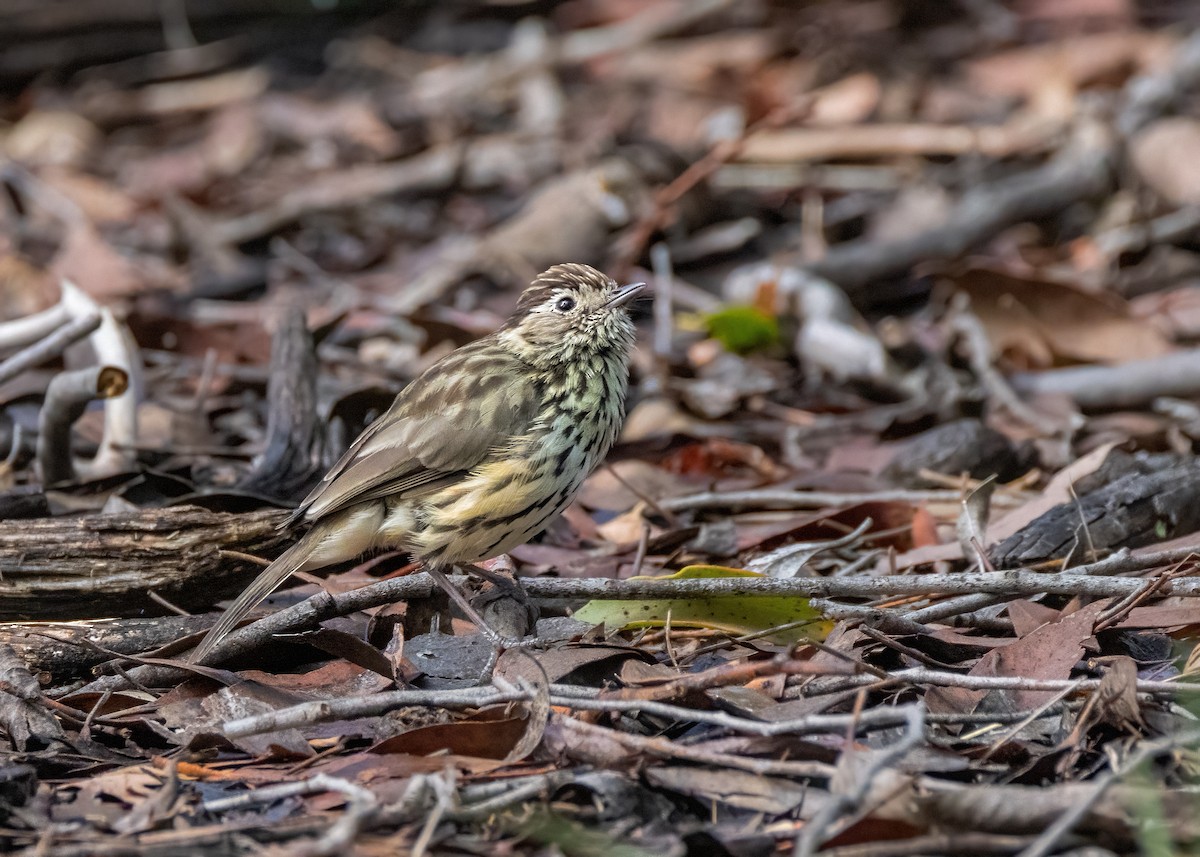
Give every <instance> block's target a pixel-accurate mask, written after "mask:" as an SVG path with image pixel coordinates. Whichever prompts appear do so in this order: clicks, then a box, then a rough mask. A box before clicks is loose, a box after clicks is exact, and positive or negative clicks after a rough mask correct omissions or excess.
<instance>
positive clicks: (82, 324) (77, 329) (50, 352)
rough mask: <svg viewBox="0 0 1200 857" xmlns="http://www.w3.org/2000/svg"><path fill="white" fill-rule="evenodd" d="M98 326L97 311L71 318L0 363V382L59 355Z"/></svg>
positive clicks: (98, 317)
mask: <svg viewBox="0 0 1200 857" xmlns="http://www.w3.org/2000/svg"><path fill="white" fill-rule="evenodd" d="M99 326H100V313H98V312H97V313H94V314H91V315H86V316H83V317H81V318H75V319H72V320H71V321H69V322H67V323H66V324H64V325H63V326H62V327H60V328H58V329H57V330H55V331H54V333H52V334H50V335H49V336H47V337H46V338H45V339H43V340H42V341H40V342H38V343H36V344H34V345H31V346H29V347H28V348H25V349H23V350H22V351H18V352H17V353H16V354H14V355H13V356H12V357H9V358H8V359H7V360H5V361H4V362H3V363H0V384H3V383H4V382H5V381H9V380H11V379H13V378H15V377H17V376H18V375H20V374H21V373H22V372H24V371H26V370H27V369H31V368H33V367H34V366H38V365H40V364H42V363H46V362H48V361H50V360H54V359H55V358H56V357H61V356H62V353H63V352H64V351H66V350H67V349H68V348H70V347H71V346H72V345H74V344H75V343H76V342H78V341H79V340H81V339H83V338H84V337H85V336H87V335H88V334H90V333H91V332H92V331H94V330H95V329H96V328H98V327H99Z"/></svg>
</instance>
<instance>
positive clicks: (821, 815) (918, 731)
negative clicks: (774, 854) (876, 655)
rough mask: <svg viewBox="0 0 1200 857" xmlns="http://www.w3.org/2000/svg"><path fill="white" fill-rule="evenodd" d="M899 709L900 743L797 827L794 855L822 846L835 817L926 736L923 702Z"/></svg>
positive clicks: (879, 755) (850, 807)
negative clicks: (900, 721) (903, 716)
mask: <svg viewBox="0 0 1200 857" xmlns="http://www.w3.org/2000/svg"><path fill="white" fill-rule="evenodd" d="M900 710H901V711H902V712H903V713H904V715H905V718H904V724H905V725H904V734H903V735H901V736H900V740H899V741H897V742H896V743H895V744H893V745H892V746H891V747H888V748H887V749H886V750H878V751H875V752H876V755H875V757H874V758H873V759H872V760H871V763H870V764H869V765H868V766H867V767H866V769H865V770H862V771H858V772H857V774H856V776H855V780H854V787H853V789H851V790H850V791H849V792H846V793H843V794H838V795H834V796H832V799H831V800H830V801H829V802H828V803H827V804H825V805H824V806H823V807H821V809H820V810H818V811H817V814H816V815H814V816H813V817H812V818H811V819H810V820H809V822H808V823H807V824H805V825H804V826H803V827H802V828H800V833H799V835H798V836H797V837H796V848H795V853H796V854H798V855H801V857H808V855H810V854H815V853H817V849H818V848H820V846H821V843H822V842H824V841H825V840H826V839H828V838H829V837H830V835H831V834H830V833H829V832H828V831H829V828H830V827H831V826H832V825H833V824H834V822H835V821H837V819H838V817H839V816H842V815H845V814H847V813H852V812H855V811H856V810H858V809H859V807H860V806H861V804H862V802H863V799H864V798H866V796H867V794H868V793H869V792H870V790H871V786H872V785H874V783H875V779H876V777H878V776H879V775H880V774H881V773H883V771H884V770H886V769H887V768H888V767H890V766H892V765H895V764H896V763H897V762H899V761H900V759H902V758H903V757H904V756H905V755H906V754H907V753H908V751H909V750H911V749H913V748H914V747H916V746H917V744H918V743H920V742H921V740H922V739H923V738H924V737H925V705H924V703H920V702H917V703H913V704H912V705H908V706H905V707H904V708H903V709H900Z"/></svg>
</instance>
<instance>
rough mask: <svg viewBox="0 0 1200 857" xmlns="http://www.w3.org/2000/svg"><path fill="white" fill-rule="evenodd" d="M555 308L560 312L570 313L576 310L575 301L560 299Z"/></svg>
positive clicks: (572, 299)
mask: <svg viewBox="0 0 1200 857" xmlns="http://www.w3.org/2000/svg"><path fill="white" fill-rule="evenodd" d="M554 308H555V309H556V310H558V311H559V312H570V311H571V310H573V309H575V299H574V298H559V299H558V303H556V304H555V305H554Z"/></svg>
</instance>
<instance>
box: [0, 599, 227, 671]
mask: <svg viewBox="0 0 1200 857" xmlns="http://www.w3.org/2000/svg"><path fill="white" fill-rule="evenodd" d="M212 623H213V617H212V616H210V615H200V616H174V615H172V616H156V617H154V618H150V619H102V620H99V621H95V622H69V623H68V622H64V623H61V624H54V623H45V622H39V623H37V624H21V623H15V622H14V623H12V624H6V625H0V646H3V645H8V646H12V648H13V650H14V651H15V652H16V653H17V654H18V655H20V656H21V660H22V661H24V662H25V664H26V665H27V666H28V667H29V669H30V670H32V671H33V672H35V673H37V672H47V673H50V674H51V675H52V676H53V677H54V681H55V682H57V683H61V682H64V681H66V680H67V679H70V678H73V677H77V676H82V675H87V674H88V672H89V671H90V670H91V668H92V667H94V666H96V664H100V663H104V662H105V661H108V660H111V659H112V656H111V655H109V654H106V652H105V650H107V651H109V652H119V653H120V654H123V655H137V654H142V653H144V652H150V651H154V650H155V649H158V648H161V647H162V646H165V645H167V644H169V643H173V642H175V641H176V640H179V639H181V638H183V637H186V636H188V635H189V634H197V633H199V632H200V631H203V630H206V629H207V628H208V627H209V626H210V625H212Z"/></svg>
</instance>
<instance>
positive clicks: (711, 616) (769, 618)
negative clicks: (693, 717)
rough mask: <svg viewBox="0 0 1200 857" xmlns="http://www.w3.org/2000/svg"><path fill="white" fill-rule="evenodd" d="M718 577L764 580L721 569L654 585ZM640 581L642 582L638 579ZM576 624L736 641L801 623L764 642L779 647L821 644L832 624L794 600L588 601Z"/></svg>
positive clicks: (683, 572)
mask: <svg viewBox="0 0 1200 857" xmlns="http://www.w3.org/2000/svg"><path fill="white" fill-rule="evenodd" d="M715 577H763V575H761V574H759V573H757V572H754V571H746V570H745V569H741V568H725V567H723V566H719V565H689V566H688V567H687V568H684V569H680V570H679V571H677V572H675V573H674V574H671V575H667V576H665V577H658V578H641V579H654V580H688V579H696V578H715ZM634 579H638V578H634ZM575 618H576V619H578V620H580V621H581V622H591V623H592V624H594V625H599V624H600V623H602V622H603V623H604V625H605V626H606V627H609V628H658V627H662V626H664V625H666V624H667V622H668V620H669V621H670V623H671V627H672V628H680V627H684V628H712V629H714V630H718V631H724V632H726V633H728V634H731V635H733V636H742V635H744V634H755V633H758V632H760V631H765V630H767V629H768V628H777V627H779V626H781V625H790V624H792V623H795V622H803V623H805V624H804V625H801V626H799V627H793V628H788V629H786V630H779V631H776V632H774V633H772V634H769V635H767V636H766V637H765V639H768V640H771V641H772V642H776V643H782V644H787V643H794V642H796V641H797V640H823V639H825V636H826V635H827V634H828V633H829V631H830V629H831V628H832V627H833V623H832V622H830V621H829V620H828V619H825V618H824V617H822V615H821V613H820V612H819V611H817V610H816V609H814V608H813V607H811V606H810V605H809V603H808V599H807V598H800V597H798V596H793V595H751V594H745V595H713V596H705V597H700V598H671V599H658V600H646V601H609V600H597V601H589V602H588V603H587V604H585V605H583V607H580V608H579V609H578V610H576V611H575Z"/></svg>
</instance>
